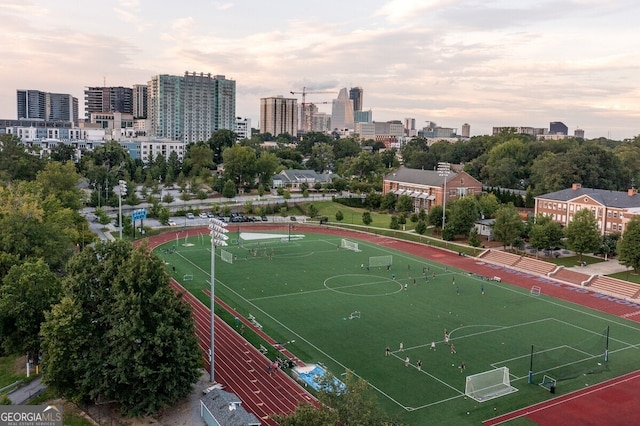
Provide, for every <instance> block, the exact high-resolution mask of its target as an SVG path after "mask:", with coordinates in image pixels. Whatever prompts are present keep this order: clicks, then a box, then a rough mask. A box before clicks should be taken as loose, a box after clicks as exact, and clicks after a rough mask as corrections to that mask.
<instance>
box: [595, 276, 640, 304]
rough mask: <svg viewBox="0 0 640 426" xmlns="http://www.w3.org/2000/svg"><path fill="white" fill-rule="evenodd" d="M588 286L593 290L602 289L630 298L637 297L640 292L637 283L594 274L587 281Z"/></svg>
mask: <svg viewBox="0 0 640 426" xmlns="http://www.w3.org/2000/svg"><path fill="white" fill-rule="evenodd" d="M588 286H589V287H591V288H592V289H594V290H595V291H598V290H602V291H603V292H608V293H613V294H617V295H620V296H624V297H628V298H631V299H635V298H637V297H638V295H639V293H640V286H638V285H637V284H633V283H630V282H628V281H623V280H618V279H616V278H611V277H607V276H603V275H598V276H596V277H595V278H594V279H592V280H591V281H590V282H589V284H588Z"/></svg>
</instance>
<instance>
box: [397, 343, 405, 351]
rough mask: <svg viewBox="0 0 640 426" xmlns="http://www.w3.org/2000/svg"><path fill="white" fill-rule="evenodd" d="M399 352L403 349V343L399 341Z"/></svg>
mask: <svg viewBox="0 0 640 426" xmlns="http://www.w3.org/2000/svg"><path fill="white" fill-rule="evenodd" d="M398 350H399V351H400V352H402V351H404V343H402V342H400V349H398Z"/></svg>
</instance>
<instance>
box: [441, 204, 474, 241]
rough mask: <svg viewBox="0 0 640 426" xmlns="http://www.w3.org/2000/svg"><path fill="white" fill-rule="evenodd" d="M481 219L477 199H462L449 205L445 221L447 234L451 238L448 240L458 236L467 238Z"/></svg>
mask: <svg viewBox="0 0 640 426" xmlns="http://www.w3.org/2000/svg"><path fill="white" fill-rule="evenodd" d="M479 217H480V211H479V210H478V201H477V200H476V199H475V197H462V198H459V199H457V200H455V201H453V202H452V203H451V204H448V205H447V215H446V220H445V231H447V232H445V233H446V234H447V235H448V236H449V237H450V238H448V239H451V238H453V237H455V236H456V235H463V236H465V237H467V236H468V235H469V231H471V228H472V227H473V224H474V222H475V221H476V220H478V218H479ZM443 235H444V234H443Z"/></svg>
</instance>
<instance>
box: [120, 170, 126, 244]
mask: <svg viewBox="0 0 640 426" xmlns="http://www.w3.org/2000/svg"><path fill="white" fill-rule="evenodd" d="M118 185H119V186H120V190H119V191H118V224H119V225H120V239H122V195H123V194H124V195H127V182H126V181H124V180H119V181H118Z"/></svg>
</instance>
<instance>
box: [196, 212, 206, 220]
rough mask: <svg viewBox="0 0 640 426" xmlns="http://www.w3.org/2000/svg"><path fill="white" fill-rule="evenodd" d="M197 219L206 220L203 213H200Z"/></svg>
mask: <svg viewBox="0 0 640 426" xmlns="http://www.w3.org/2000/svg"><path fill="white" fill-rule="evenodd" d="M198 217H199V218H200V219H206V218H207V214H206V213H205V212H202V213H200V214H199V215H198Z"/></svg>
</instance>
